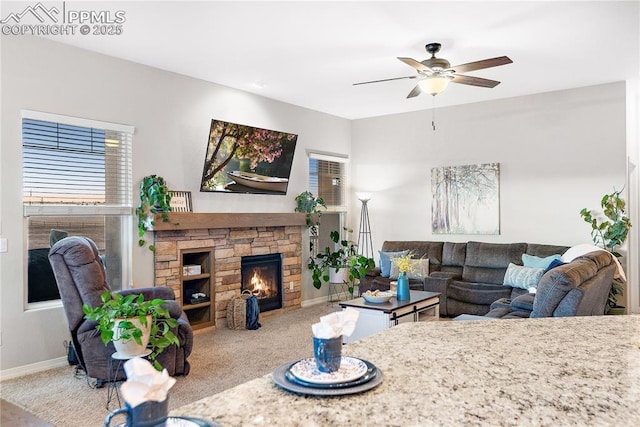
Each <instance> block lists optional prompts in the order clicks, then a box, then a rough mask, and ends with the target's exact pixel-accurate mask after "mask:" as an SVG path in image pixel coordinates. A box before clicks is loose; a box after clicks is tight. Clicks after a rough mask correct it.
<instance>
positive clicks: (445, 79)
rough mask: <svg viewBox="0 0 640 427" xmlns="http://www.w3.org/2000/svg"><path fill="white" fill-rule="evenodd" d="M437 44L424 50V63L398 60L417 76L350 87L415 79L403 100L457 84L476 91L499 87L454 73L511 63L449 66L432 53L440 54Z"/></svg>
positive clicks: (488, 61) (500, 59)
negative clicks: (471, 87) (477, 88)
mask: <svg viewBox="0 0 640 427" xmlns="http://www.w3.org/2000/svg"><path fill="white" fill-rule="evenodd" d="M440 47H441V44H440V43H429V44H427V45H426V46H425V49H426V50H427V52H428V53H430V54H431V58H429V59H425V60H424V61H420V62H419V61H416V60H415V59H412V58H401V57H398V59H399V60H400V61H402V62H404V63H405V64H407V65H409V66H411V67H413V68H415V69H416V71H417V72H418V73H417V74H416V75H414V76H406V77H394V78H391V79H382V80H372V81H369V82H360V83H354V84H353V85H354V86H357V85H365V84H369V83H379V82H387V81H391V80H403V79H418V84H417V85H416V87H414V88H413V90H412V91H411V92H409V95H407V98H413V97H414V96H418V95H420V93H422V92H425V93H428V94H430V95H433V96H435V95H437V94H439V93H440V92H442V91H443V90H445V89H446V88H447V85H448V84H449V82H453V83H461V84H465V85H471V86H480V87H488V88H492V87H496V86H497V85H498V84H500V82H499V81H496V80H489V79H483V78H480V77H472V76H464V75H462V74H458V73H464V72H467V71H476V70H482V69H484V68H491V67H497V66H499V65H505V64H511V63H512V62H513V61H512V60H511V59H509V57H507V56H499V57H497V58H490V59H483V60H481V61H475V62H469V63H467V64H461V65H456V66H453V67H452V66H451V64H450V63H449V61H447V60H446V59H444V58H436V53H438V52H439V51H440Z"/></svg>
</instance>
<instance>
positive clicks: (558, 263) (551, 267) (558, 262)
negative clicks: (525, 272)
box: [545, 259, 566, 272]
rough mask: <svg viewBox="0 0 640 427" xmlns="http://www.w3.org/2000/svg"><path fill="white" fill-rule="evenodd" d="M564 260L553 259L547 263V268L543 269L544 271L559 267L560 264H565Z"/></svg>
mask: <svg viewBox="0 0 640 427" xmlns="http://www.w3.org/2000/svg"><path fill="white" fill-rule="evenodd" d="M565 264H566V262H562V261H560V260H559V259H554V260H553V261H551V264H549V267H547V269H546V270H545V272H547V271H549V270H552V269H554V268H556V267H560V266H561V265H565Z"/></svg>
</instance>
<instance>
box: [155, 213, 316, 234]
mask: <svg viewBox="0 0 640 427" xmlns="http://www.w3.org/2000/svg"><path fill="white" fill-rule="evenodd" d="M167 216H168V218H169V221H167V222H165V221H163V220H162V215H161V214H156V215H155V217H154V223H155V224H154V226H153V231H174V230H196V229H206V228H244V227H281V226H303V225H305V224H306V214H305V213H299V212H288V213H277V212H276V213H268V212H267V213H264V212H263V213H253V212H251V213H195V212H170V213H168V214H167Z"/></svg>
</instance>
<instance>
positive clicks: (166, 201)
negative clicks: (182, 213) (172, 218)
mask: <svg viewBox="0 0 640 427" xmlns="http://www.w3.org/2000/svg"><path fill="white" fill-rule="evenodd" d="M170 211H171V193H170V192H169V188H168V187H167V183H166V181H165V180H164V178H163V177H161V176H158V175H148V176H145V177H144V178H142V181H140V203H139V204H138V207H136V215H137V216H138V237H139V239H138V246H141V247H143V246H144V245H145V244H146V241H145V239H144V233H146V232H147V230H149V229H150V228H151V227H153V224H154V219H153V214H156V213H161V214H162V221H163V222H168V221H169V216H168V215H167V212H170ZM149 250H150V251H154V250H155V246H154V245H149Z"/></svg>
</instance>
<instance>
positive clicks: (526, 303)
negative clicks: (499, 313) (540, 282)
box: [511, 293, 536, 313]
mask: <svg viewBox="0 0 640 427" xmlns="http://www.w3.org/2000/svg"><path fill="white" fill-rule="evenodd" d="M535 296H536V294H530V293H527V294H522V295H520V296H519V297H516V298H514V299H513V300H512V301H511V308H512V309H513V311H528V312H529V313H531V312H532V311H533V300H534V298H535Z"/></svg>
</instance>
